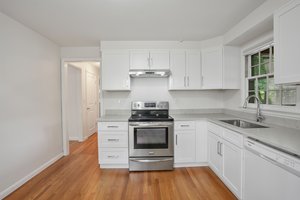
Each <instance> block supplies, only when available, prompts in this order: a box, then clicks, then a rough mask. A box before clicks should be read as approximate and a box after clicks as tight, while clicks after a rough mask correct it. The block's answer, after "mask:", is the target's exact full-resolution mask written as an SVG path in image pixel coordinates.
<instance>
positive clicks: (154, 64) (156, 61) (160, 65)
mask: <svg viewBox="0 0 300 200" xmlns="http://www.w3.org/2000/svg"><path fill="white" fill-rule="evenodd" d="M150 69H170V52H169V51H168V50H151V51H150Z"/></svg>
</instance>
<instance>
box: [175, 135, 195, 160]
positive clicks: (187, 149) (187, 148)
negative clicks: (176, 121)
mask: <svg viewBox="0 0 300 200" xmlns="http://www.w3.org/2000/svg"><path fill="white" fill-rule="evenodd" d="M195 158H196V140H195V130H178V131H176V132H175V163H192V162H195Z"/></svg>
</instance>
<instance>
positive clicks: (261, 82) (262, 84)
mask: <svg viewBox="0 0 300 200" xmlns="http://www.w3.org/2000/svg"><path fill="white" fill-rule="evenodd" d="M258 90H262V91H266V90H267V78H266V77H263V78H259V79H258Z"/></svg>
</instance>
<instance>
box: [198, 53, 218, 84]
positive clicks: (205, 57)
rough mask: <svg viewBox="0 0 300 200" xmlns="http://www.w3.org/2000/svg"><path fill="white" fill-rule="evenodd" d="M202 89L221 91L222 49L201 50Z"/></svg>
mask: <svg viewBox="0 0 300 200" xmlns="http://www.w3.org/2000/svg"><path fill="white" fill-rule="evenodd" d="M201 53H202V66H201V67H202V88H203V89H221V88H222V84H223V48H222V47H219V48H215V49H208V50H203V51H202V52H201Z"/></svg>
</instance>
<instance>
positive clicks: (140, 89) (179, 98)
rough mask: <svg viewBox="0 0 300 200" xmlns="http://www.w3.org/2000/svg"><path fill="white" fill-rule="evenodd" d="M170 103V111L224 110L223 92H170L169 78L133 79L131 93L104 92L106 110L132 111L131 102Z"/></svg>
mask: <svg viewBox="0 0 300 200" xmlns="http://www.w3.org/2000/svg"><path fill="white" fill-rule="evenodd" d="M138 100H141V101H146V100H148V101H151V100H153V101H169V103H170V109H201V108H223V92H222V91H168V78H134V79H131V92H104V93H103V105H104V108H105V109H108V110H109V109H125V110H129V109H130V103H131V101H138Z"/></svg>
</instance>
